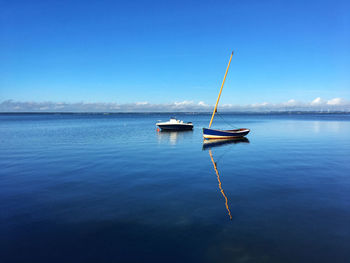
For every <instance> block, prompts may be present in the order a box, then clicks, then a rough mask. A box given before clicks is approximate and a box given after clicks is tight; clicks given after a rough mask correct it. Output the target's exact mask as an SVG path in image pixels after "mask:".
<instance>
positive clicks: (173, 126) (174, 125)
mask: <svg viewBox="0 0 350 263" xmlns="http://www.w3.org/2000/svg"><path fill="white" fill-rule="evenodd" d="M156 125H157V126H158V127H159V128H161V129H162V130H168V131H184V130H192V129H193V124H192V122H183V121H180V120H177V119H176V118H170V121H167V122H158V123H156Z"/></svg>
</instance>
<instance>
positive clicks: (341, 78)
mask: <svg viewBox="0 0 350 263" xmlns="http://www.w3.org/2000/svg"><path fill="white" fill-rule="evenodd" d="M232 49H234V50H235V52H236V53H235V54H234V56H233V59H232V63H231V68H230V71H229V74H228V78H227V82H226V86H225V89H224V92H223V96H222V103H224V104H225V103H231V104H252V103H262V102H270V103H281V102H284V101H288V100H291V99H293V100H297V101H312V100H314V99H315V98H317V97H321V98H322V99H325V100H330V99H332V98H342V99H345V100H349V99H350V74H349V73H350V2H349V1H337V0H332V1H322V0H318V1H305V0H304V1H298V0H296V1H280V0H278V1H263V0H257V1H249V0H247V1H246V0H241V1H233V0H232V1H204V0H202V1H188V0H187V1H179V0H177V1H164V0H163V1H155V0H152V1H102V0H99V1H87V0H84V1H80V0H76V1H63V0H59V1H50V0H43V1H35V0H32V1H16V0H11V1H3V0H0V102H1V101H5V100H9V99H11V100H14V101H22V102H24V101H34V102H43V101H50V102H68V103H74V102H116V103H121V104H124V103H134V102H146V101H147V102H149V103H157V104H159V103H172V102H175V101H184V100H187V101H195V102H199V101H203V102H205V103H208V104H213V103H215V100H216V97H217V94H218V91H219V88H220V84H221V81H222V79H223V76H224V73H225V69H226V66H227V63H228V60H229V55H230V52H231V50H232Z"/></svg>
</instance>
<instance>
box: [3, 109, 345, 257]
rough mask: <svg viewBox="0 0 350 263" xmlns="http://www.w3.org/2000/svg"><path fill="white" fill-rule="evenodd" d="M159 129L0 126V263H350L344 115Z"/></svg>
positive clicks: (80, 123)
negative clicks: (209, 134)
mask: <svg viewBox="0 0 350 263" xmlns="http://www.w3.org/2000/svg"><path fill="white" fill-rule="evenodd" d="M169 117H170V115H168V114H109V115H103V114H2V115H0V167H1V170H0V211H1V212H0V262H189V261H191V262H193V261H196V262H349V258H350V252H349V251H350V245H349V244H350V226H349V222H350V194H349V193H350V157H349V156H350V115H346V114H318V115H317V114H278V115H272V114H270V115H268V114H266V115H262V114H261V115H254V114H242V115H239V114H228V115H224V116H223V117H224V119H221V118H216V120H215V121H214V126H213V128H215V127H217V128H230V127H231V126H232V125H234V126H238V127H246V128H250V129H251V133H250V134H249V135H248V136H247V138H248V140H244V141H235V142H228V143H223V144H219V145H215V144H214V145H203V140H202V130H201V128H202V127H206V126H207V125H208V122H209V119H210V115H207V114H177V117H178V118H180V119H182V120H184V121H192V122H193V124H194V126H195V128H194V130H193V131H187V132H157V131H156V127H155V125H154V124H155V123H156V122H157V120H167V119H168V118H169ZM230 125H231V126H230Z"/></svg>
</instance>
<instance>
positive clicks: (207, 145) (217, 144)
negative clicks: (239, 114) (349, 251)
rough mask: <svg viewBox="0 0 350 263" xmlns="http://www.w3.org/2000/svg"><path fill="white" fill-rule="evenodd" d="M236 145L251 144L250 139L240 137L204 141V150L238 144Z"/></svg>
mask: <svg viewBox="0 0 350 263" xmlns="http://www.w3.org/2000/svg"><path fill="white" fill-rule="evenodd" d="M236 143H249V140H248V138H245V137H240V138H234V139H226V140H225V139H217V140H215V139H212V140H204V141H203V148H202V149H203V150H207V149H211V148H214V147H220V146H224V145H228V144H236Z"/></svg>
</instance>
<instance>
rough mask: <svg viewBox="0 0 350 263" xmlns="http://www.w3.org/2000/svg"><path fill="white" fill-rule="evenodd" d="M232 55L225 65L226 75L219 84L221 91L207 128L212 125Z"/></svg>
mask: <svg viewBox="0 0 350 263" xmlns="http://www.w3.org/2000/svg"><path fill="white" fill-rule="evenodd" d="M232 55H233V51H232V53H231V57H230V61H229V62H228V65H227V69H226V73H225V77H224V80H223V81H222V84H221V89H220V92H219V96H218V99H217V100H216V104H215V108H214V111H213V115H212V116H211V120H210V123H209V128H210V127H211V124H212V122H213V119H214V115H215V112H216V109H217V107H218V104H219V99H220V96H221V92H222V88H223V87H224V84H225V80H226V75H227V72H228V68H229V67H230V64H231V59H232Z"/></svg>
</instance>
